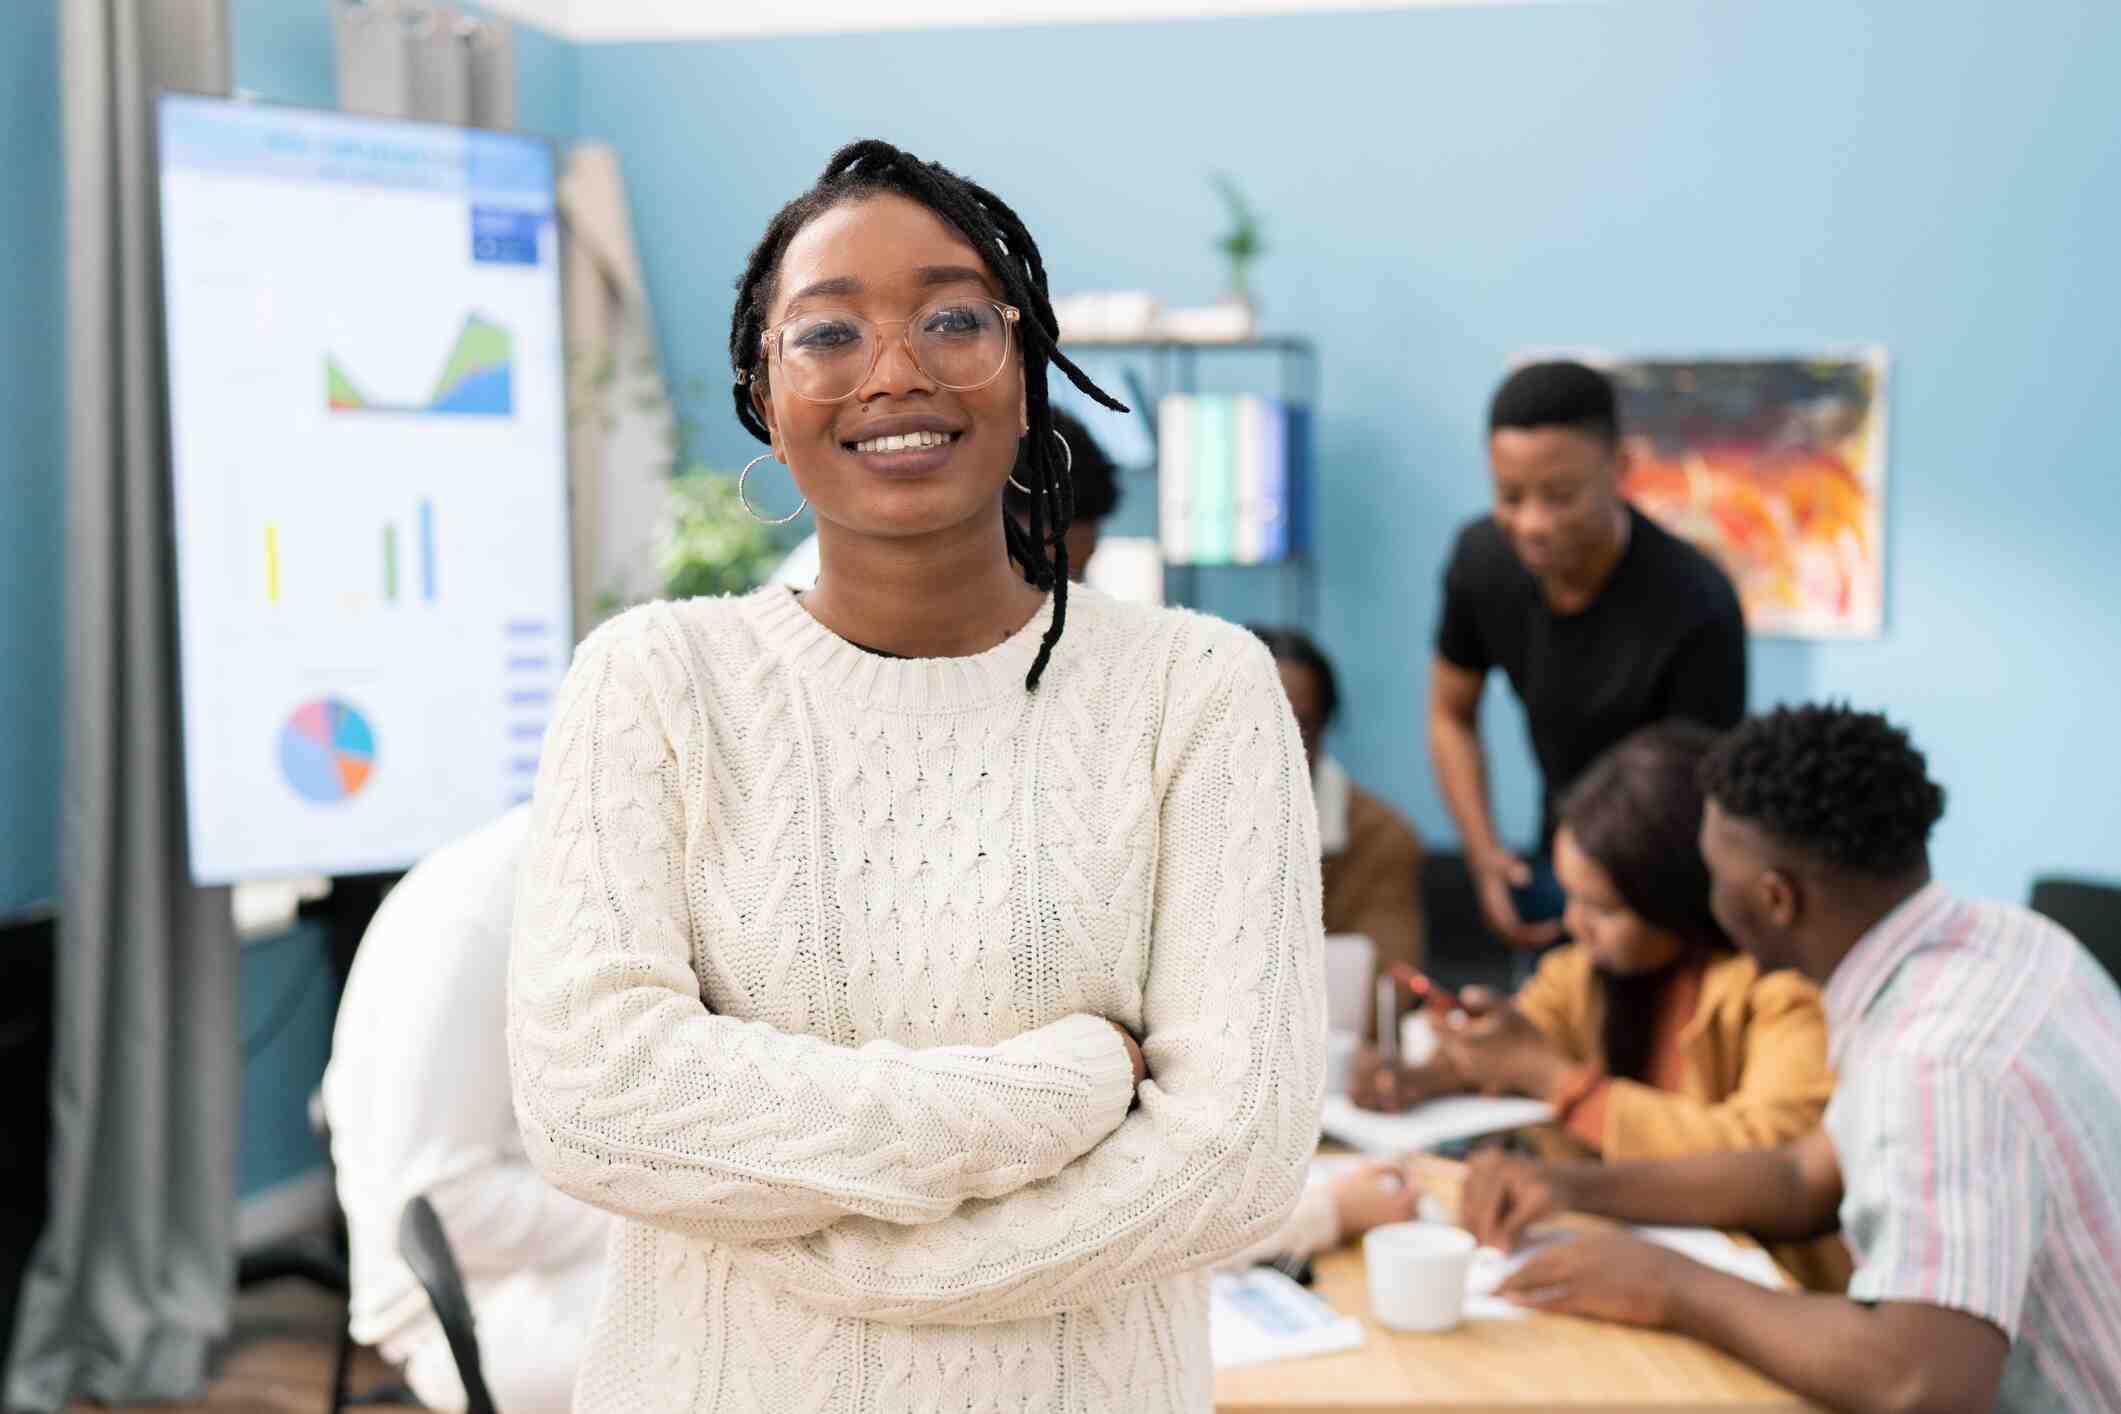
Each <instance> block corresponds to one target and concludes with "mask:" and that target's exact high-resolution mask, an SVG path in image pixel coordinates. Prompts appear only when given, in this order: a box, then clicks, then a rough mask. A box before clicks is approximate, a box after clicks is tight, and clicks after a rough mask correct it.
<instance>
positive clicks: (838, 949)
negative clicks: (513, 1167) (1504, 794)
mask: <svg viewBox="0 0 2121 1414" xmlns="http://www.w3.org/2000/svg"><path fill="white" fill-rule="evenodd" d="M1049 613H1050V605H1049V607H1048V608H1047V609H1045V610H1042V611H1041V612H1040V613H1039V614H1038V615H1036V616H1035V617H1034V618H1033V620H1032V621H1031V622H1030V623H1029V624H1027V625H1026V626H1025V627H1024V628H1023V629H1022V630H1021V631H1020V632H1019V633H1017V634H1016V635H1015V636H1014V637H1012V638H1011V639H1010V640H1009V641H1008V642H1007V643H1005V644H1003V645H1002V646H1000V647H998V648H995V649H993V650H991V651H989V652H986V653H982V654H979V655H977V656H974V657H969V658H954V659H929V660H892V659H886V658H881V657H878V656H875V655H872V654H866V653H863V652H861V651H860V650H859V649H857V648H855V647H853V646H852V645H850V644H848V643H846V642H844V641H843V640H841V639H839V638H837V637H835V636H834V635H832V634H831V633H830V632H828V631H827V630H826V629H825V628H824V627H823V626H822V625H820V624H818V623H817V622H816V621H815V620H814V619H812V618H811V617H810V616H809V614H808V613H807V612H805V611H804V609H803V608H802V607H801V605H800V604H798V603H797V602H796V601H795V599H794V597H793V596H792V595H790V594H789V593H787V591H785V590H781V589H767V590H762V591H760V592H758V593H755V594H752V595H750V596H747V597H745V598H742V599H733V600H695V601H692V602H690V603H684V604H674V605H652V606H649V607H647V608H643V609H639V610H636V611H634V612H632V613H630V614H628V615H626V616H625V617H623V618H621V619H619V620H618V621H616V622H615V623H613V624H611V625H609V626H607V627H605V628H604V629H602V630H600V631H599V632H598V633H596V634H595V635H594V636H592V638H591V639H590V640H589V641H588V642H587V643H586V644H584V645H583V647H582V649H581V651H580V653H579V654H578V655H577V657H576V660H575V663H574V667H573V670H572V671H571V672H570V674H569V676H568V679H567V685H566V687H565V689H564V690H563V692H562V694H561V702H560V707H559V711H558V714H557V718H556V720H555V722H554V724H553V727H552V730H551V733H550V736H549V737H548V739H547V743H546V748H545V756H544V764H543V768H542V771H541V773H540V777H539V780H538V787H537V800H536V804H535V806H534V810H533V821H532V826H531V843H530V851H529V855H528V858H527V860H526V863H525V865H524V868H523V872H522V876H521V884H520V889H519V893H518V904H517V911H516V932H515V944H514V950H513V957H512V960H511V967H510V996H509V1011H510V1028H509V1040H510V1051H511V1058H512V1067H513V1072H514V1082H515V1093H516V1106H517V1111H518V1116H519V1118H520V1121H521V1125H522V1130H523V1136H524V1140H525V1143H526V1146H527V1148H528V1150H529V1152H530V1154H531V1156H532V1159H533V1161H534V1162H535V1163H536V1164H537V1166H538V1167H539V1168H540V1169H541V1170H542V1171H543V1172H544V1174H545V1175H546V1177H548V1178H549V1179H550V1180H551V1181H552V1182H553V1183H554V1184H556V1185H557V1186H558V1187H560V1188H561V1189H563V1190H565V1191H566V1192H568V1193H571V1194H573V1195H575V1196H577V1197H579V1198H582V1199H584V1200H586V1201H588V1202H590V1203H593V1204H596V1205H597V1206H599V1207H603V1208H607V1209H609V1210H611V1211H612V1212H615V1213H617V1214H619V1215H620V1216H622V1217H623V1218H625V1219H626V1221H625V1222H624V1223H623V1224H622V1225H621V1227H620V1234H619V1237H618V1239H617V1241H616V1243H615V1245H614V1247H613V1249H612V1253H611V1261H610V1268H609V1270H610V1275H609V1277H608V1278H607V1284H606V1289H605V1292H604V1298H603V1301H602V1303H601V1305H600V1307H599V1310H598V1312H597V1315H596V1319H595V1325H594V1328H593V1330H592V1333H591V1337H590V1343H589V1353H588V1356H587V1359H586V1362H585V1365H584V1369H583V1372H582V1377H581V1383H580V1386H579V1389H578V1407H579V1408H581V1409H584V1410H589V1411H602V1410H613V1411H619V1410H623V1411H626V1414H635V1412H636V1411H641V1410H651V1409H652V1410H658V1411H662V1410H744V1411H750V1410H772V1411H783V1410H791V1411H792V1410H818V1411H848V1414H856V1412H857V1411H859V1412H860V1414H868V1412H869V1411H883V1410H902V1409H903V1410H941V1409H949V1410H953V1411H956V1410H987V1409H1008V1410H1032V1409H1035V1410H1053V1411H1092V1410H1121V1409H1124V1410H1206V1409H1208V1408H1209V1405H1210V1402H1211V1385H1212V1369H1211V1366H1210V1363H1209V1357H1208V1339H1207V1321H1206V1304H1207V1297H1206V1276H1205V1269H1206V1268H1208V1267H1209V1266H1211V1265H1213V1264H1214V1263H1216V1262H1217V1261H1219V1260H1221V1259H1223V1258H1226V1257H1228V1256H1230V1255H1232V1254H1234V1253H1237V1252H1239V1251H1242V1250H1243V1249H1245V1248H1247V1247H1248V1246H1250V1245H1252V1244H1254V1243H1256V1242H1258V1241H1260V1240H1262V1239H1263V1238H1266V1237H1268V1236H1270V1235H1271V1234H1273V1233H1274V1232H1275V1231H1276V1229H1277V1228H1278V1226H1279V1224H1280V1223H1281V1221H1282V1219H1283V1217H1284V1216H1285V1215H1286V1214H1287V1213H1288V1212H1289V1210H1290V1208H1291V1206H1292V1204H1294V1202H1295V1201H1296V1198H1297V1195H1298V1193H1299V1192H1300V1191H1301V1189H1302V1187H1303V1182H1304V1173H1305V1164H1306V1160H1307V1159H1308V1158H1309V1156H1310V1153H1311V1150H1312V1147H1313V1145H1314V1143H1315V1142H1316V1139H1317V1126H1318V1106H1319V1092H1320V1087H1321V1084H1322V1074H1323V1064H1322V1052H1323V1044H1324V1038H1325V1015H1324V1001H1323V995H1324V994H1323V990H1322V985H1321V977H1320V966H1321V955H1322V951H1323V942H1322V939H1321V937H1320V906H1319V886H1318V868H1319V866H1318V845H1317V826H1316V821H1315V819H1314V809H1313V805H1312V801H1311V793H1310V788H1309V786H1308V784H1307V782H1306V777H1305V771H1304V764H1303V756H1302V749H1301V746H1300V745H1299V743H1298V741H1297V736H1296V728H1295V723H1294V721H1293V720H1292V719H1291V717H1290V714H1289V709H1288V707H1287V705H1286V702H1285V700H1284V699H1283V696H1282V692H1281V687H1280V683H1279V680H1278V678H1277V677H1276V674H1275V671H1274V668H1273V666H1272V665H1271V663H1270V662H1269V660H1268V658H1267V655H1266V653H1265V651H1264V650H1263V649H1262V648H1261V646H1260V645H1259V644H1258V643H1257V642H1256V641H1254V640H1253V638H1252V637H1251V635H1249V634H1247V633H1245V632H1244V631H1242V630H1240V629H1237V628H1234V627H1232V626H1230V625H1228V624H1224V623H1221V622H1219V621H1217V620H1214V619H1210V618H1206V617H1203V616H1201V615H1197V614H1192V613H1187V612H1183V611H1175V610H1152V609H1144V608H1139V607H1134V606H1130V605H1123V604H1120V603H1117V602H1115V601H1113V600H1110V599H1107V598H1104V597H1102V596H1100V595H1097V594H1095V593H1092V592H1089V591H1085V590H1076V591H1074V593H1073V595H1072V597H1071V599H1070V602H1069V624H1068V631H1067V633H1066V634H1065V635H1064V636H1063V637H1062V639H1061V643H1060V647H1059V649H1058V651H1057V652H1056V654H1055V656H1054V660H1053V662H1052V663H1051V664H1050V665H1049V666H1048V668H1047V670H1046V673H1045V676H1044V679H1043V680H1042V683H1041V685H1040V688H1039V690H1038V691H1037V692H1036V693H1027V692H1026V691H1025V690H1024V686H1023V679H1024V674H1025V671H1026V670H1027V668H1028V667H1029V665H1030V663H1031V660H1032V658H1033V656H1034V655H1035V653H1036V651H1037V647H1038V639H1039V635H1040V634H1041V633H1042V632H1043V631H1044V629H1045V626H1046V624H1047V622H1048V615H1049ZM1102 1017H1111V1018H1114V1019H1116V1020H1118V1021H1120V1022H1121V1023H1122V1024H1124V1025H1126V1026H1127V1027H1129V1028H1130V1029H1132V1030H1134V1031H1135V1033H1136V1034H1138V1035H1141V1036H1143V1037H1144V1038H1145V1040H1144V1043H1143V1047H1142V1049H1143V1052H1144V1054H1145V1055H1146V1057H1147V1059H1148V1062H1149V1070H1150V1076H1151V1078H1150V1080H1149V1081H1148V1082H1147V1083H1146V1084H1144V1085H1143V1086H1142V1089H1141V1104H1140V1107H1139V1108H1138V1109H1136V1110H1134V1111H1133V1112H1132V1113H1130V1112H1129V1103H1130V1101H1131V1099H1132V1097H1133V1088H1132V1084H1131V1081H1132V1074H1131V1071H1130V1069H1129V1065H1128V1061H1127V1056H1126V1051H1125V1047H1124V1046H1123V1045H1122V1043H1121V1041H1120V1039H1119V1037H1118V1036H1117V1035H1115V1034H1114V1033H1113V1031H1112V1029H1111V1027H1110V1026H1108V1025H1107V1024H1106V1023H1105V1022H1104V1021H1103V1020H1101V1019H1099V1018H1102Z"/></svg>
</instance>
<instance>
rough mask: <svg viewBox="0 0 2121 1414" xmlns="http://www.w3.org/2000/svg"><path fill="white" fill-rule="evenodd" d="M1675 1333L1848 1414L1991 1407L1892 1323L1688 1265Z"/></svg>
mask: <svg viewBox="0 0 2121 1414" xmlns="http://www.w3.org/2000/svg"><path fill="white" fill-rule="evenodd" d="M1668 1324H1669V1325H1670V1327H1671V1329H1673V1330H1675V1331H1677V1332H1679V1333H1680V1334H1681V1335H1686V1336H1691V1337H1693V1338H1694V1339H1695V1340H1699V1341H1704V1342H1706V1343H1707V1344H1709V1345H1713V1346H1715V1347H1716V1348H1717V1349H1718V1350H1721V1351H1724V1352H1725V1353H1727V1354H1729V1355H1733V1356H1735V1357H1737V1358H1738V1359H1740V1360H1742V1361H1744V1362H1745V1363H1746V1364H1748V1365H1750V1366H1752V1367H1753V1368H1754V1369H1756V1370H1758V1371H1760V1372H1761V1373H1762V1374H1764V1375H1766V1376H1767V1377H1768V1378H1769V1379H1771V1380H1774V1381H1776V1382H1777V1383H1779V1384H1782V1385H1786V1386H1787V1387H1789V1388H1790V1389H1791V1390H1794V1391H1795V1392H1796V1393H1798V1394H1801V1395H1803V1396H1804V1397H1805V1398H1807V1399H1810V1400H1813V1401H1815V1402H1817V1403H1819V1404H1823V1405H1825V1406H1826V1407H1827V1408H1829V1409H1834V1410H1839V1411H1844V1414H1873V1412H1874V1411H1875V1414H1910V1411H1921V1410H1929V1409H1939V1410H1943V1409H1965V1408H1985V1407H1986V1401H1981V1402H1978V1403H1969V1402H1967V1400H1966V1398H1965V1392H1964V1391H1963V1390H1946V1389H1941V1388H1934V1387H1933V1386H1938V1385H1942V1384H1944V1383H1945V1382H1947V1381H1948V1380H1949V1379H1950V1375H1949V1374H1948V1373H1947V1372H1942V1371H1936V1370H1931V1369H1929V1368H1926V1366H1925V1362H1924V1360H1923V1359H1922V1356H1921V1352H1920V1351H1918V1350H1910V1349H1908V1348H1907V1342H1906V1341H1905V1340H1904V1339H1901V1338H1899V1336H1898V1333H1897V1332H1896V1331H1895V1330H1894V1329H1893V1321H1892V1317H1891V1315H1890V1314H1889V1313H1888V1312H1886V1311H1885V1310H1882V1309H1880V1310H1874V1309H1872V1308H1870V1307H1867V1306H1862V1305H1859V1304H1858V1303H1856V1302H1854V1301H1850V1300H1848V1299H1846V1298H1845V1297H1840V1296H1816V1295H1811V1294H1808V1293H1803V1292H1790V1291H1770V1290H1768V1289H1767V1288H1766V1287H1763V1286H1756V1285H1755V1284H1754V1283H1752V1282H1749V1281H1745V1280H1743V1279H1741V1278H1739V1277H1734V1276H1728V1275H1726V1274H1724V1273H1722V1272H1718V1271H1712V1270H1710V1269H1709V1268H1707V1267H1701V1266H1697V1265H1695V1264H1693V1263H1688V1264H1687V1266H1686V1269H1685V1271H1684V1274H1683V1275H1682V1276H1681V1277H1680V1278H1679V1280H1678V1281H1677V1282H1676V1283H1675V1284H1674V1286H1673V1288H1672V1291H1671V1311H1670V1319H1669V1322H1668Z"/></svg>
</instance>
